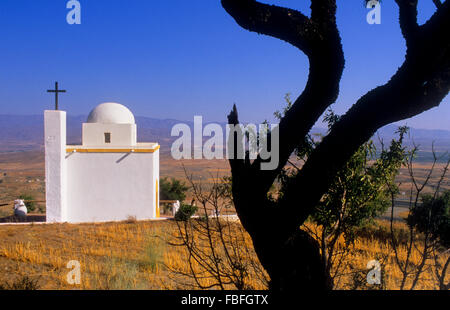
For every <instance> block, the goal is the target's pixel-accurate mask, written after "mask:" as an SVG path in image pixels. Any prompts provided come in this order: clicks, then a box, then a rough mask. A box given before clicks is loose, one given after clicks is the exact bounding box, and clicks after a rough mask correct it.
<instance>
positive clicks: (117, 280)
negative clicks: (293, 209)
mask: <svg viewBox="0 0 450 310" xmlns="http://www.w3.org/2000/svg"><path fill="white" fill-rule="evenodd" d="M43 159H44V158H43V153H42V152H22V153H6V154H0V180H2V181H1V183H0V202H2V201H11V200H14V199H16V198H17V197H18V196H19V195H21V194H30V195H32V196H33V197H34V198H35V199H36V200H44V197H45V183H44V165H43ZM183 165H184V167H185V168H186V170H187V171H188V172H189V173H192V174H193V175H194V176H195V178H196V179H197V180H198V181H201V182H203V183H205V184H207V183H208V182H210V181H211V179H212V178H214V177H216V176H224V175H228V174H229V168H228V164H227V162H226V161H224V160H222V161H219V160H217V161H183V162H178V161H173V160H171V159H170V157H169V156H167V154H162V156H161V176H162V177H164V176H169V177H176V178H178V179H185V172H184V169H183ZM416 167H417V170H416V172H417V175H418V179H419V181H420V180H424V179H425V174H426V171H427V169H428V168H429V165H428V164H418V165H417V166H416ZM440 169H442V165H438V167H437V169H436V172H435V173H434V174H433V176H432V180H431V182H430V183H431V184H433V181H435V180H437V178H438V176H439V173H440ZM399 180H400V181H402V182H403V183H402V187H401V191H404V192H405V193H406V195H408V193H407V191H408V190H409V188H410V184H409V183H408V178H407V171H406V170H405V169H402V171H401V174H400V175H399ZM443 185H444V188H450V184H449V181H448V178H447V180H446V181H445V182H444V184H443ZM430 190H432V188H431V187H430V188H428V189H427V191H430ZM188 199H190V197H188ZM41 210H42V209H41ZM11 212H12V209H11V206H7V207H0V218H1V217H4V216H8V215H11ZM402 215H403V216H404V214H402ZM308 225H311V224H308ZM310 228H312V229H317V228H316V227H312V226H310ZM395 229H396V232H397V233H398V234H399V236H403V235H404V234H405V232H406V226H405V224H404V223H401V222H396V223H395ZM178 234H179V232H178V230H177V225H176V223H175V222H174V221H171V220H167V221H144V222H136V221H133V220H131V219H130V220H129V221H124V222H120V223H103V224H82V225H71V224H52V225H42V224H31V225H0V286H1V284H2V283H12V282H14V281H17V280H20V279H21V278H23V277H24V276H28V277H30V279H33V280H35V281H37V283H38V286H39V288H41V289H190V288H192V286H191V285H192V284H193V281H192V279H188V278H185V277H182V276H180V275H178V274H174V273H173V272H171V271H170V270H171V269H177V270H184V271H188V270H189V266H188V260H187V253H186V250H185V249H184V248H182V247H174V246H172V245H169V244H168V243H167V241H171V240H173V238H174V236H177V235H178ZM403 241H404V242H405V240H403ZM342 244H343V243H342V241H341V245H342ZM242 246H243V247H247V248H251V241H250V239H249V237H248V236H246V237H245V240H244V241H243V244H242ZM420 250H421V248H420V246H419V247H418V248H416V249H414V250H413V252H412V255H411V260H412V262H413V263H414V264H418V263H419V260H420V255H419V253H420ZM399 252H400V258H401V259H404V258H405V256H406V244H405V243H402V244H401V245H400V250H399ZM393 255H394V254H393V249H392V248H391V246H390V243H389V240H388V223H387V222H386V221H383V220H379V221H378V225H377V226H373V227H371V228H369V229H366V230H364V231H361V233H360V235H359V236H358V238H357V240H356V243H355V245H354V247H353V248H352V250H351V251H350V254H349V256H348V257H347V259H346V261H348V262H351V263H352V264H351V265H348V266H345V268H344V269H343V274H342V276H340V277H339V278H337V280H336V287H337V289H354V288H363V289H368V288H369V289H370V287H367V286H358V284H357V278H358V277H359V278H361V277H364V275H365V274H366V273H367V269H366V265H367V262H368V261H370V260H373V259H377V260H379V261H380V262H381V263H382V267H383V273H384V287H385V288H387V289H398V288H399V282H400V280H401V272H400V270H399V269H398V267H397V266H396V265H395V264H394V256H393ZM447 256H448V254H447ZM447 256H445V255H443V256H442V257H441V260H444V259H445V258H446V257H447ZM71 260H77V261H79V262H80V264H81V272H82V274H81V284H80V285H69V284H68V283H67V281H66V277H67V273H68V272H69V269H68V268H67V263H68V262H69V261H71ZM195 268H196V266H194V269H195ZM259 276H260V275H256V274H252V272H250V274H249V275H248V278H247V279H246V281H247V284H248V285H249V287H252V288H255V289H264V288H265V283H263V282H262V281H261V280H260V277H259ZM356 276H358V277H356ZM448 277H450V275H448ZM205 281H206V283H204V284H208V281H209V280H205ZM410 282H411V278H409V279H408V281H407V285H406V287H409V285H410ZM228 288H232V287H228ZM436 288H437V282H436V279H435V278H434V273H433V270H432V268H431V266H428V265H427V266H425V272H424V274H423V275H422V277H421V279H420V281H419V283H418V285H417V287H416V289H436Z"/></svg>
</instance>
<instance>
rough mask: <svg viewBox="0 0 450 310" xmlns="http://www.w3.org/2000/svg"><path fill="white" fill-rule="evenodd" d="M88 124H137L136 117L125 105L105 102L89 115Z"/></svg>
mask: <svg viewBox="0 0 450 310" xmlns="http://www.w3.org/2000/svg"><path fill="white" fill-rule="evenodd" d="M87 122H88V123H101V124H135V120H134V115H133V113H131V111H130V110H129V109H128V108H127V107H126V106H124V105H122V104H119V103H115V102H105V103H102V104H99V105H98V106H96V107H95V108H94V109H93V110H92V111H91V113H89V116H88V119H87Z"/></svg>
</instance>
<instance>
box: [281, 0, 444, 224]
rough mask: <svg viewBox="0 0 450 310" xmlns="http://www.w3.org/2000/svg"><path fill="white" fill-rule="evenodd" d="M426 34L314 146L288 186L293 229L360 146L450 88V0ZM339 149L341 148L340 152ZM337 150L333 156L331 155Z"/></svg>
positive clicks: (284, 201) (431, 103) (286, 201)
mask: <svg viewBox="0 0 450 310" xmlns="http://www.w3.org/2000/svg"><path fill="white" fill-rule="evenodd" d="M423 27H424V28H423V31H424V33H423V35H422V36H420V37H418V38H416V40H417V41H416V42H414V48H412V49H408V52H407V55H406V60H405V62H404V63H403V65H402V66H401V67H400V68H399V70H398V71H397V73H396V74H395V75H394V76H393V77H392V78H391V80H390V81H389V82H388V83H387V84H385V85H383V86H380V87H377V88H375V89H374V90H372V91H370V92H368V93H367V94H366V95H364V96H363V97H361V98H360V99H359V100H358V102H357V103H356V104H355V105H354V106H353V107H352V108H351V109H350V110H349V111H348V112H347V113H346V114H345V115H344V116H343V117H342V118H341V119H340V120H339V121H338V122H337V123H336V124H335V125H334V126H333V128H332V130H331V132H330V134H329V135H328V136H326V137H325V138H324V139H323V141H322V143H321V144H320V145H319V146H318V147H317V148H316V149H315V150H314V152H313V153H312V154H311V156H310V157H309V158H308V160H307V162H306V163H305V165H304V166H303V169H302V171H301V172H300V173H299V174H298V176H297V179H296V180H295V182H293V183H292V184H291V185H290V188H288V189H287V190H286V194H285V196H284V197H283V199H282V200H281V201H280V203H281V205H282V206H281V207H282V208H284V207H286V208H288V209H289V210H291V211H290V212H293V213H295V214H296V215H297V217H296V218H295V219H294V217H293V216H292V217H290V219H292V223H291V225H292V226H291V229H295V227H296V226H297V224H298V223H299V222H300V223H301V222H302V221H304V220H305V219H306V217H307V216H308V214H309V213H310V211H311V208H312V207H313V206H314V205H315V204H316V203H317V202H318V201H319V200H320V198H321V196H322V194H323V193H324V192H325V191H326V189H327V186H328V184H329V182H330V181H331V179H332V178H333V176H334V175H335V173H336V172H337V171H338V170H339V169H340V167H342V166H343V165H344V164H345V162H347V160H348V159H349V158H350V157H351V156H352V154H353V153H354V152H355V151H356V150H357V148H358V147H359V146H360V145H361V144H363V143H364V142H365V141H367V140H368V139H370V138H371V137H372V136H373V135H374V134H375V132H376V131H377V130H378V129H379V128H381V127H383V126H385V125H387V124H390V123H393V122H395V121H399V120H402V119H406V118H409V117H412V116H415V115H417V114H420V113H422V112H424V111H426V110H428V109H431V108H433V107H436V106H438V105H439V104H440V102H441V101H442V100H443V99H444V98H445V96H447V94H448V92H449V90H450V38H449V37H448V35H446V30H445V29H449V28H450V3H449V1H446V2H445V3H444V4H443V5H442V8H441V9H440V10H438V11H437V12H435V14H434V15H433V16H432V17H431V18H430V20H429V21H428V22H427V23H426V24H424V26H423ZM335 150H339V151H338V152H336V151H335ZM331 154H333V155H331ZM299 188H302V189H303V188H306V189H308V194H307V195H305V197H304V199H302V200H303V203H302V204H303V205H304V206H306V207H305V208H304V209H302V208H300V210H299V208H298V207H297V206H296V205H295V204H294V203H293V202H294V201H295V198H296V197H297V196H298V194H297V191H298V189H299Z"/></svg>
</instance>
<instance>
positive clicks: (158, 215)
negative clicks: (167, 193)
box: [156, 179, 160, 217]
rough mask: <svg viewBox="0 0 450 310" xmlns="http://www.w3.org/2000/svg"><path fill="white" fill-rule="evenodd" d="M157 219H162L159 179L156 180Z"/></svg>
mask: <svg viewBox="0 0 450 310" xmlns="http://www.w3.org/2000/svg"><path fill="white" fill-rule="evenodd" d="M156 217H160V212H159V190H158V179H156Z"/></svg>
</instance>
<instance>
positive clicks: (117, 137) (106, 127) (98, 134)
mask: <svg viewBox="0 0 450 310" xmlns="http://www.w3.org/2000/svg"><path fill="white" fill-rule="evenodd" d="M106 132H108V133H110V134H111V143H105V133H106ZM136 141H137V135H136V124H99V123H84V124H83V146H128V147H129V146H133V145H136Z"/></svg>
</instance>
